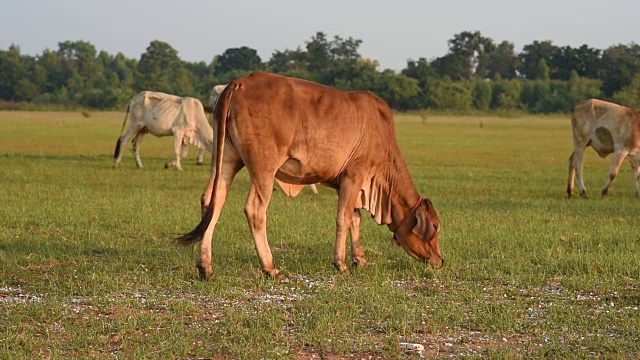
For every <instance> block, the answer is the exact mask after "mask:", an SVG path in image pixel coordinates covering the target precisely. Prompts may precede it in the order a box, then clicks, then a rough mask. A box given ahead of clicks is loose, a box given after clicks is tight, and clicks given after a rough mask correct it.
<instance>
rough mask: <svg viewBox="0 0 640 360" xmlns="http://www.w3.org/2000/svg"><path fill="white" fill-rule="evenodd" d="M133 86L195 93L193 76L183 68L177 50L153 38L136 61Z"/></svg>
mask: <svg viewBox="0 0 640 360" xmlns="http://www.w3.org/2000/svg"><path fill="white" fill-rule="evenodd" d="M136 75H137V78H136V81H135V88H136V90H137V91H140V90H153V91H161V92H166V93H169V94H174V95H178V96H191V95H195V91H194V89H193V85H192V84H193V77H192V75H191V74H189V72H188V71H187V70H186V69H185V64H184V62H183V61H182V60H181V59H180V57H178V52H177V51H176V50H175V49H174V48H172V47H171V46H170V45H169V44H167V43H165V42H162V41H158V40H154V41H152V42H151V43H150V44H149V46H148V47H147V51H146V52H145V53H143V54H142V56H141V57H140V61H139V62H138V66H137V72H136Z"/></svg>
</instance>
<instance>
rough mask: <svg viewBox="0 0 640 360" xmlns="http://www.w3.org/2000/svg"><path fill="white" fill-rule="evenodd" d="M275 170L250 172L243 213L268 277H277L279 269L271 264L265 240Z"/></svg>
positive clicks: (267, 243) (267, 244)
mask: <svg viewBox="0 0 640 360" xmlns="http://www.w3.org/2000/svg"><path fill="white" fill-rule="evenodd" d="M274 178H275V171H273V172H270V173H267V172H261V173H253V174H251V186H250V188H249V196H248V197H247V202H246V204H245V207H244V213H245V215H246V216H247V221H248V222H249V229H250V230H251V235H253V240H254V242H255V246H256V252H257V253H258V258H259V260H260V268H261V269H262V272H263V273H264V274H265V275H266V276H269V277H272V278H275V277H278V275H279V274H280V271H279V270H278V269H276V268H275V267H274V265H273V256H272V255H271V248H270V247H269V242H268V241H267V206H268V205H269V201H270V200H271V194H272V193H273V181H274Z"/></svg>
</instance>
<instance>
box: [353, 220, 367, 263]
mask: <svg viewBox="0 0 640 360" xmlns="http://www.w3.org/2000/svg"><path fill="white" fill-rule="evenodd" d="M349 232H350V235H351V264H352V265H353V266H358V267H365V266H367V261H366V260H365V258H364V248H363V247H362V244H360V209H355V210H354V212H353V218H352V219H351V227H349Z"/></svg>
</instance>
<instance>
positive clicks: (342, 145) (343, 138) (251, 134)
mask: <svg viewBox="0 0 640 360" xmlns="http://www.w3.org/2000/svg"><path fill="white" fill-rule="evenodd" d="M234 83H235V84H236V86H237V87H236V90H235V92H234V93H233V97H232V99H231V106H230V114H231V116H230V118H229V119H230V120H229V125H228V126H229V129H230V130H233V132H230V133H232V134H233V136H236V137H237V138H235V139H234V140H235V141H239V142H242V143H246V142H248V141H249V139H255V138H269V139H275V140H276V143H277V146H278V147H279V151H280V155H282V156H284V155H286V156H288V157H289V158H293V159H296V161H299V162H300V164H302V165H304V166H305V168H304V169H303V170H301V171H303V172H308V173H316V174H318V178H319V179H318V180H323V179H328V178H334V177H335V176H337V175H338V174H339V173H340V172H341V171H342V170H343V169H344V168H346V167H347V166H348V165H349V164H351V163H353V162H356V161H360V162H368V164H367V165H368V166H369V167H372V166H375V163H376V162H381V161H384V159H386V158H387V155H388V154H385V152H388V149H389V148H390V146H391V148H392V149H394V150H395V149H397V146H396V140H395V130H394V126H393V119H392V116H391V111H390V110H389V108H388V106H387V105H386V104H385V103H384V101H382V100H381V99H379V98H378V97H376V96H374V95H372V94H370V93H366V92H345V91H340V90H336V89H333V88H331V87H328V86H323V85H320V84H316V83H312V82H309V81H305V80H300V79H295V78H288V77H282V76H278V75H273V74H266V73H253V74H251V75H250V76H248V77H245V78H241V79H238V80H236V81H234ZM385 150H387V151H385ZM300 164H296V165H297V166H300ZM285 170H286V169H285ZM320 178H323V179H320Z"/></svg>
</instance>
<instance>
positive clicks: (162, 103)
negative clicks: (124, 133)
mask: <svg viewBox="0 0 640 360" xmlns="http://www.w3.org/2000/svg"><path fill="white" fill-rule="evenodd" d="M181 103H182V98H181V97H179V96H175V95H170V94H165V93H162V92H155V91H142V92H140V93H138V94H137V95H136V96H134V97H133V98H132V99H131V101H130V102H129V108H130V112H131V123H132V125H134V124H136V125H138V126H139V127H144V128H145V129H146V131H148V132H150V133H151V134H153V135H156V136H169V135H172V131H171V128H172V126H173V123H174V122H175V121H176V119H178V117H179V115H180V111H181V110H180V105H181Z"/></svg>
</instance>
